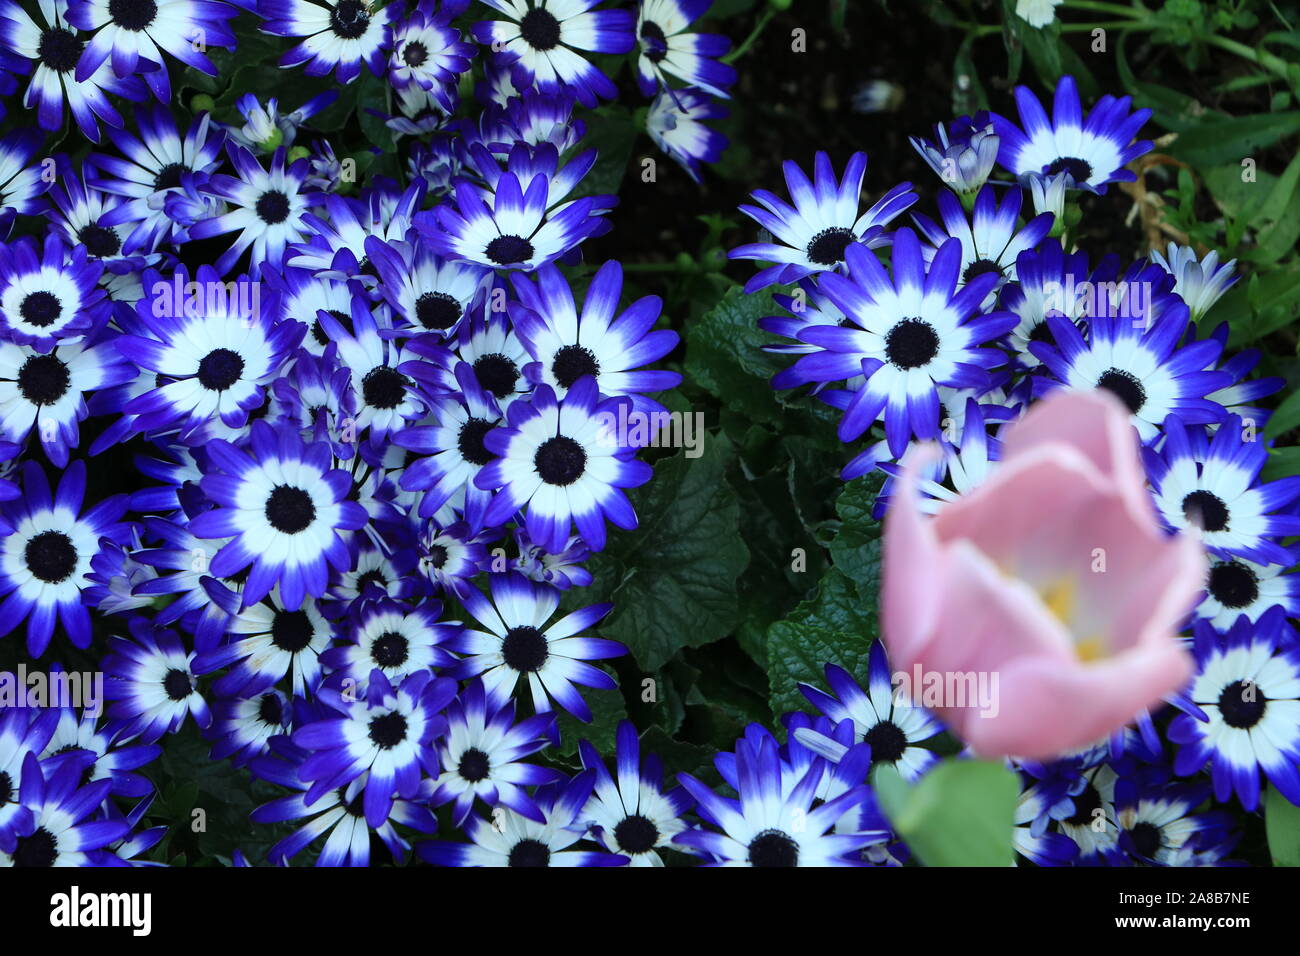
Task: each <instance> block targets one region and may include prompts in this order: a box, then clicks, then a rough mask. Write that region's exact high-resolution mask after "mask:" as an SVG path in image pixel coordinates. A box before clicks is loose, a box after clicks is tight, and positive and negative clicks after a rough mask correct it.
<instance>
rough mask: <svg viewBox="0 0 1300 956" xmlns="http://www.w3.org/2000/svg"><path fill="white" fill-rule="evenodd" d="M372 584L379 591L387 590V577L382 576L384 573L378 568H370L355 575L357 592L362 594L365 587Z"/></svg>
mask: <svg viewBox="0 0 1300 956" xmlns="http://www.w3.org/2000/svg"><path fill="white" fill-rule="evenodd" d="M372 584H373V585H374V586H375V587H377V588H379V590H381V591H384V592H387V591H388V579H387V578H386V577H384V573H383V572H382V571H378V570H371V571H367V572H366V573H365V574H361V575H358V576H357V593H358V594H364V593H365V591H366V589H367V588H368V587H370V586H371V585H372Z"/></svg>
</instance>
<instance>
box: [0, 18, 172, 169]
mask: <svg viewBox="0 0 1300 956" xmlns="http://www.w3.org/2000/svg"><path fill="white" fill-rule="evenodd" d="M39 9H40V16H39V17H38V18H34V17H32V16H30V15H29V14H28V13H27V12H26V11H25V10H24V9H23V8H22V7H20V6H19V5H18V4H17V3H16V2H14V0H5V2H4V3H0V44H3V45H4V46H5V47H6V48H7V49H9V50H12V51H13V52H15V53H17V54H18V55H19V56H22V57H25V58H27V59H28V60H31V61H33V62H34V63H35V67H36V68H35V70H34V72H33V73H32V80H31V83H30V84H29V85H28V87H27V93H26V94H25V95H24V96H23V107H24V108H26V109H29V110H33V109H34V110H35V111H36V121H37V123H39V124H40V127H41V129H45V130H57V129H60V128H62V126H63V103H64V101H65V100H66V101H67V103H68V106H69V107H70V108H71V110H72V117H73V119H75V120H76V121H77V127H78V129H80V130H81V134H82V135H83V136H85V137H86V139H88V140H90V141H91V142H92V143H98V142H99V121H100V120H103V121H104V122H105V123H107V124H108V125H110V126H116V127H119V128H120V127H121V126H122V115H121V114H120V113H119V112H118V111H117V110H116V109H115V108H114V106H113V104H112V102H111V101H110V100H109V98H108V94H112V95H114V96H120V97H122V98H124V99H128V100H142V99H144V98H145V96H146V95H147V91H146V90H145V86H144V83H142V82H141V81H140V80H139V78H138V77H134V76H118V75H117V74H115V73H114V72H113V71H112V69H111V68H109V67H108V66H107V65H105V64H102V63H101V64H100V66H99V67H98V68H97V69H95V70H92V71H91V72H90V73H88V74H86V75H85V76H84V77H80V76H79V77H77V79H75V80H74V79H73V71H74V70H75V69H76V67H77V63H78V61H79V60H80V59H81V57H82V51H83V50H84V49H85V46H86V41H85V40H83V39H82V38H81V37H79V36H77V33H76V30H75V28H73V27H72V26H71V24H70V23H69V22H68V19H67V13H68V0H40V2H39Z"/></svg>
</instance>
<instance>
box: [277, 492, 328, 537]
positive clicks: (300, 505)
mask: <svg viewBox="0 0 1300 956" xmlns="http://www.w3.org/2000/svg"><path fill="white" fill-rule="evenodd" d="M266 520H267V522H269V523H270V525H271V527H272V528H274V529H275V530H276V531H280V532H283V533H284V534H297V533H298V532H299V531H302V530H304V529H305V528H307V527H308V526H309V525H310V524H311V523H312V522H313V521H315V520H316V505H315V504H313V503H312V500H311V495H309V494H308V493H307V492H305V491H303V490H302V489H301V488H294V487H292V486H291V485H276V486H275V488H274V489H272V491H271V496H270V497H269V498H267V499H266Z"/></svg>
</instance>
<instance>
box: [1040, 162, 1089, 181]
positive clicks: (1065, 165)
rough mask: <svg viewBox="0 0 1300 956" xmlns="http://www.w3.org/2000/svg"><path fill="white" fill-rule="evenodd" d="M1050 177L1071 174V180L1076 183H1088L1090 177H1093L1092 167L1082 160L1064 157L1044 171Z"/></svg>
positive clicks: (1050, 164)
mask: <svg viewBox="0 0 1300 956" xmlns="http://www.w3.org/2000/svg"><path fill="white" fill-rule="evenodd" d="M1043 172H1044V173H1046V174H1047V175H1048V176H1055V175H1056V174H1057V173H1069V174H1070V178H1071V179H1073V180H1074V181H1075V182H1076V183H1086V182H1087V181H1088V177H1089V176H1091V175H1092V166H1091V165H1090V164H1089V163H1088V162H1087V161H1086V160H1082V159H1076V158H1075V157H1073V156H1062V157H1061V158H1060V159H1057V160H1054V161H1052V162H1051V163H1049V164H1048V166H1047V168H1046V169H1044V170H1043Z"/></svg>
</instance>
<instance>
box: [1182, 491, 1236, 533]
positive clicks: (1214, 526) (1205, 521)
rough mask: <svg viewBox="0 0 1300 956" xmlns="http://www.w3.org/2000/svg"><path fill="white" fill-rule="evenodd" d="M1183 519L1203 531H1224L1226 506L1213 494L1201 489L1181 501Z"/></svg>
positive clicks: (1226, 514)
mask: <svg viewBox="0 0 1300 956" xmlns="http://www.w3.org/2000/svg"><path fill="white" fill-rule="evenodd" d="M1183 517H1184V518H1186V519H1187V520H1188V521H1190V522H1191V523H1192V524H1194V525H1196V526H1198V527H1199V528H1201V529H1202V530H1203V531H1226V530H1227V528H1228V506H1227V505H1225V504H1224V503H1223V499H1222V498H1220V497H1219V496H1218V495H1216V494H1214V493H1213V492H1210V491H1206V490H1205V489H1201V490H1199V491H1193V492H1192V493H1191V494H1190V495H1188V496H1187V497H1186V498H1184V499H1183Z"/></svg>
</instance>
